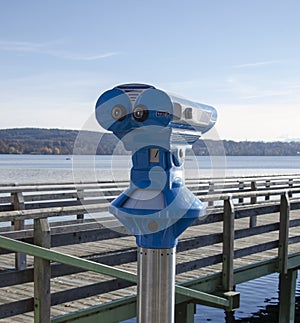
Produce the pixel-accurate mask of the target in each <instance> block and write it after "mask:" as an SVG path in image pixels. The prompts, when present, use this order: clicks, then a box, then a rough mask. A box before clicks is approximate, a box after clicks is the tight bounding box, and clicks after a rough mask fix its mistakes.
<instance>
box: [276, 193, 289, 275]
mask: <svg viewBox="0 0 300 323" xmlns="http://www.w3.org/2000/svg"><path fill="white" fill-rule="evenodd" d="M289 221H290V202H289V198H288V195H287V194H286V193H285V194H282V195H281V200H280V223H279V246H278V266H279V272H280V273H282V274H287V271H288V264H287V262H288V245H289Z"/></svg>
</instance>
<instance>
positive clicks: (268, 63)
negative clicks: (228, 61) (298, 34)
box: [232, 60, 282, 68]
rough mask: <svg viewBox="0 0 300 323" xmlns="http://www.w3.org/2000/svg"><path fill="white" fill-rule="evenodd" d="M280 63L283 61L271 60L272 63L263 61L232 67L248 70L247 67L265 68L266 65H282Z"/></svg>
mask: <svg viewBox="0 0 300 323" xmlns="http://www.w3.org/2000/svg"><path fill="white" fill-rule="evenodd" d="M280 63H282V61H279V60H270V61H261V62H253V63H245V64H238V65H233V66H232V67H234V68H247V67H259V66H265V65H272V64H280Z"/></svg>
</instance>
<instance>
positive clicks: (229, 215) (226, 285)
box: [222, 197, 234, 291]
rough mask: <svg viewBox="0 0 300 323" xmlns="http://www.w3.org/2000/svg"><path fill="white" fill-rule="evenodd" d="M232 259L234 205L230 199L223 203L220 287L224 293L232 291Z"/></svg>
mask: <svg viewBox="0 0 300 323" xmlns="http://www.w3.org/2000/svg"><path fill="white" fill-rule="evenodd" d="M233 259H234V205H233V202H232V198H231V197H229V198H228V199H227V200H225V201H224V220H223V266H222V273H223V275H222V285H223V290H224V291H232V290H233V288H234V281H233Z"/></svg>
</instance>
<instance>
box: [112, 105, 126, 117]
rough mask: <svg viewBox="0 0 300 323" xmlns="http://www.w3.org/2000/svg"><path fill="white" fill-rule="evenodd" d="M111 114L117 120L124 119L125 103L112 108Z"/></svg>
mask: <svg viewBox="0 0 300 323" xmlns="http://www.w3.org/2000/svg"><path fill="white" fill-rule="evenodd" d="M111 116H112V117H113V118H114V120H116V121H122V120H124V118H125V116H126V109H125V108H124V107H123V105H116V106H114V107H113V109H112V110H111Z"/></svg>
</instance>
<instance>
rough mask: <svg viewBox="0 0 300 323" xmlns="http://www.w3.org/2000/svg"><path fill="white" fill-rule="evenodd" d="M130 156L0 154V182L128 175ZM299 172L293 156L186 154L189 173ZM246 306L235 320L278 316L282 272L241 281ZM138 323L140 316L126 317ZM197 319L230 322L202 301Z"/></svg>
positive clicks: (299, 300)
mask: <svg viewBox="0 0 300 323" xmlns="http://www.w3.org/2000/svg"><path fill="white" fill-rule="evenodd" d="M130 165H131V161H130V157H129V156H113V157H111V156H96V157H95V156H73V157H70V156H49V155H47V156H31V155H0V183H27V182H34V183H40V182H56V183H57V182H59V181H70V182H72V181H74V179H75V180H76V181H85V180H89V179H90V180H107V179H112V178H114V179H118V180H120V179H128V176H129V171H128V170H129V168H130ZM296 173H298V174H299V173H300V156H294V157H260V156H253V157H249V156H247V157H246V156H245V157H227V158H224V157H206V156H205V157H198V158H195V157H187V161H186V177H187V178H189V177H195V176H198V177H201V176H202V177H210V176H217V177H222V176H231V175H233V176H245V175H271V174H296ZM237 290H238V291H240V292H241V307H240V308H239V309H238V310H237V311H236V312H235V315H234V316H235V318H234V319H233V320H232V321H231V322H264V323H265V322H277V321H278V275H277V274H273V275H270V276H267V277H263V278H259V279H256V280H254V281H251V282H247V283H244V284H240V285H239V286H237ZM296 315H297V317H296V322H300V279H299V278H298V281H297V291H296ZM126 322H127V323H129V322H130V323H133V322H135V319H132V320H128V321H126ZM195 322H196V323H198V322H215V323H222V322H228V320H227V319H226V317H225V314H224V311H222V310H218V309H213V308H209V307H205V306H199V305H198V306H197V313H196V315H195Z"/></svg>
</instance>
